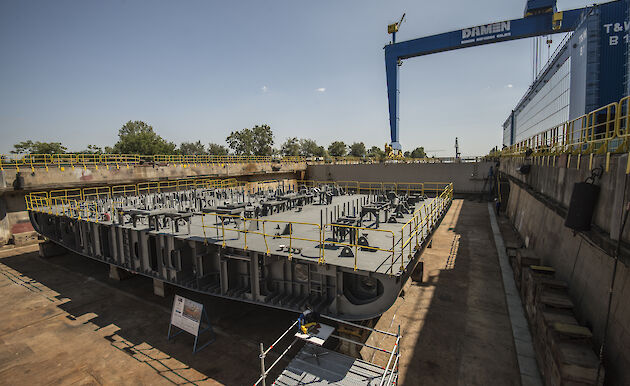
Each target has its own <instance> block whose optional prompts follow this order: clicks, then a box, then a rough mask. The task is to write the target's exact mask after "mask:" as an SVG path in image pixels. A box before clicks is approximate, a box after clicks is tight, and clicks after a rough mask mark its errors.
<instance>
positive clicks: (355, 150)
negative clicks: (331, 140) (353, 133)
mask: <svg viewBox="0 0 630 386" xmlns="http://www.w3.org/2000/svg"><path fill="white" fill-rule="evenodd" d="M350 155H351V156H353V157H365V144H364V143H363V142H355V143H353V144H352V145H350Z"/></svg>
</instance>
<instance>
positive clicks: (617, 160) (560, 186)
mask: <svg viewBox="0 0 630 386" xmlns="http://www.w3.org/2000/svg"><path fill="white" fill-rule="evenodd" d="M578 163H579V166H578ZM523 164H529V165H531V171H530V172H529V173H528V174H525V175H523V174H521V173H519V172H518V171H517V169H518V167H519V166H521V165H523ZM554 164H555V166H554ZM627 164H628V155H627V154H623V155H612V156H611V157H610V159H609V162H608V171H604V173H603V174H602V176H601V178H599V179H598V180H597V181H596V184H597V185H599V186H600V188H601V190H600V193H599V199H598V202H597V206H596V208H595V214H594V216H593V223H594V224H595V225H596V226H597V227H598V228H600V229H601V230H602V231H603V232H605V233H606V235H607V237H608V238H610V239H611V240H616V239H617V237H618V235H619V228H620V226H621V213H622V210H623V203H624V202H625V201H624V197H623V194H624V191H626V196H627V195H628V190H630V189H629V188H628V187H625V188H624V186H625V184H626V166H627ZM589 165H590V167H589ZM600 166H601V167H602V168H603V169H604V170H605V168H606V156H604V155H597V156H594V157H593V160H592V163H591V161H590V157H589V156H588V155H585V156H583V157H581V159H580V160H579V161H578V157H577V156H576V155H572V156H571V157H569V156H568V155H566V154H564V155H561V156H558V157H556V158H555V160H554V159H553V157H552V158H549V159H543V158H540V157H537V158H536V159H528V160H523V159H520V158H512V159H510V158H507V159H502V160H501V167H500V170H501V172H503V173H505V174H507V175H509V176H510V177H511V178H514V179H516V180H518V181H521V182H522V183H523V184H525V185H527V186H530V187H531V188H532V189H533V190H534V191H536V192H537V193H539V194H541V195H542V196H544V197H545V199H546V200H548V201H550V202H552V203H553V204H555V205H557V206H559V207H560V208H562V209H563V210H566V209H568V207H569V203H570V201H571V193H572V192H573V184H575V183H576V182H583V181H585V180H586V179H587V177H589V176H590V175H591V173H592V170H593V169H595V168H597V167H600ZM622 240H624V242H626V243H630V227H626V229H625V230H624V234H623V238H622Z"/></svg>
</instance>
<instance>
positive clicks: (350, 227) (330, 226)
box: [320, 224, 396, 273]
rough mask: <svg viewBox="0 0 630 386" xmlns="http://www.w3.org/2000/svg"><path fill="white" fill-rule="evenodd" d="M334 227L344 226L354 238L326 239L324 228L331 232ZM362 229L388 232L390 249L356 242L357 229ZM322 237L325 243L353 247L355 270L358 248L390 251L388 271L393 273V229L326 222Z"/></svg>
mask: <svg viewBox="0 0 630 386" xmlns="http://www.w3.org/2000/svg"><path fill="white" fill-rule="evenodd" d="M334 228H346V229H348V233H349V234H354V238H355V240H349V241H348V242H345V241H335V240H331V239H327V238H326V229H330V231H331V232H333V229H334ZM360 230H363V231H370V232H382V233H389V234H391V236H392V248H391V249H384V248H380V247H374V246H370V245H361V244H359V242H358V238H359V231H360ZM322 239H323V240H324V242H325V243H326V244H331V245H339V246H342V247H348V248H351V249H354V251H353V254H354V270H355V271H356V270H357V269H358V256H359V249H361V250H370V251H381V252H388V253H390V257H389V258H391V263H392V265H391V267H392V268H391V269H390V273H393V266H394V255H395V254H396V251H395V248H396V236H395V234H394V232H393V231H391V230H388V229H373V228H365V227H358V226H353V225H343V224H326V225H324V229H323V235H322ZM320 248H322V249H323V248H325V246H323V245H322V246H320Z"/></svg>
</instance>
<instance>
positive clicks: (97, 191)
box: [25, 177, 246, 213]
mask: <svg viewBox="0 0 630 386" xmlns="http://www.w3.org/2000/svg"><path fill="white" fill-rule="evenodd" d="M245 186H246V183H243V182H239V181H237V180H236V179H234V178H229V179H213V178H208V177H201V178H186V179H180V180H168V181H153V182H141V183H138V184H135V185H115V186H111V187H110V186H99V187H87V188H73V189H60V190H51V191H49V192H32V193H29V194H27V195H26V196H25V200H26V208H27V209H28V210H38V208H44V209H45V210H43V209H42V211H46V212H48V213H51V211H52V206H53V205H54V204H53V201H52V199H64V200H66V201H68V200H75V201H76V202H77V203H83V202H92V201H96V200H98V199H108V198H113V197H120V196H130V195H138V194H146V193H156V192H169V191H177V190H183V189H189V188H191V187H195V188H232V187H245ZM86 205H87V204H86Z"/></svg>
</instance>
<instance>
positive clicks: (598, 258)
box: [507, 183, 630, 385]
mask: <svg viewBox="0 0 630 386" xmlns="http://www.w3.org/2000/svg"><path fill="white" fill-rule="evenodd" d="M507 214H508V216H509V217H510V219H511V220H512V222H513V224H514V226H515V228H516V230H517V231H518V233H519V234H520V235H521V237H522V238H523V239H524V240H525V242H526V243H527V245H528V247H530V248H532V249H533V250H534V251H535V253H536V254H537V255H538V256H539V257H541V258H542V261H543V264H544V265H549V266H552V267H554V268H555V270H556V277H557V278H558V279H560V280H564V281H566V282H567V283H568V284H569V293H570V295H571V298H572V300H573V302H574V304H575V314H576V316H577V317H578V320H579V321H580V322H581V323H582V324H583V325H585V326H587V327H589V328H590V329H591V330H592V331H593V335H594V341H595V343H596V344H597V347H599V345H600V344H601V341H602V333H603V331H604V325H605V321H606V311H607V306H608V290H609V287H610V281H611V276H612V269H613V259H612V257H611V256H610V255H608V254H607V253H605V252H603V251H602V250H601V249H600V248H599V247H597V246H595V245H593V244H591V242H590V241H589V240H587V239H585V238H583V236H581V235H579V234H578V235H574V234H573V231H572V230H571V229H569V228H567V227H565V226H564V217H563V216H560V215H559V214H558V213H556V212H555V211H553V210H551V209H550V208H549V207H548V206H546V205H545V204H543V203H542V202H541V201H539V200H538V199H537V198H536V197H535V196H534V195H532V194H531V193H530V192H528V191H527V190H526V189H524V188H522V187H521V186H519V185H517V184H515V183H511V184H510V198H509V201H508V206H507ZM628 298H630V270H629V269H628V266H627V265H626V264H624V263H622V262H620V263H619V264H618V268H617V277H616V280H615V288H614V297H613V303H612V311H611V316H610V323H609V326H610V327H609V331H608V338H607V346H606V350H605V358H606V359H605V362H604V365H605V368H606V378H607V381H609V384H615V385H630V350H628V347H630V302H628V301H627V299H628Z"/></svg>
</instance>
